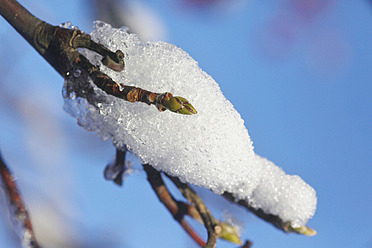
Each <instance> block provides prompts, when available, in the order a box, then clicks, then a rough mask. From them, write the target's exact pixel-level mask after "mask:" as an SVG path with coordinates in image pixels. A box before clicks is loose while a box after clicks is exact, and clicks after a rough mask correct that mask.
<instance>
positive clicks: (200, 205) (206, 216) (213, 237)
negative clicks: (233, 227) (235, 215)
mask: <svg viewBox="0 0 372 248" xmlns="http://www.w3.org/2000/svg"><path fill="white" fill-rule="evenodd" d="M167 176H168V177H169V179H171V180H172V182H173V183H174V184H175V185H176V186H177V187H178V189H179V190H180V191H181V193H182V195H183V196H184V197H185V198H186V199H187V200H188V201H190V202H191V203H192V204H194V206H195V208H196V209H197V210H198V212H199V214H200V216H201V217H202V219H203V222H204V226H205V227H206V229H207V232H208V241H207V244H206V245H205V246H204V248H214V247H216V243H217V239H218V235H219V234H220V233H221V231H222V229H221V226H220V225H219V224H218V221H217V220H216V219H215V218H214V217H213V215H212V214H211V212H210V211H209V209H208V208H207V207H206V205H205V204H204V202H203V201H202V199H201V198H200V197H199V195H198V194H197V193H195V191H193V190H192V189H191V188H190V187H189V186H188V185H187V184H185V183H182V182H181V181H180V180H179V179H178V178H176V177H172V176H170V175H167Z"/></svg>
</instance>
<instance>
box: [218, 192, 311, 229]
mask: <svg viewBox="0 0 372 248" xmlns="http://www.w3.org/2000/svg"><path fill="white" fill-rule="evenodd" d="M222 196H223V197H224V198H225V199H227V200H229V201H230V202H232V203H235V204H238V205H240V206H242V207H244V208H246V209H247V210H249V211H251V212H252V213H253V214H255V215H256V216H258V217H259V218H261V219H263V220H265V221H266V222H269V223H271V224H272V225H274V226H275V227H277V228H278V229H280V230H282V231H284V232H287V233H289V232H293V233H297V234H302V235H305V236H314V235H316V233H317V232H316V231H315V230H314V229H312V228H310V227H308V226H301V227H293V226H292V225H291V223H290V222H285V221H283V220H282V219H281V218H280V217H279V216H277V215H273V214H267V213H265V212H264V211H263V210H262V209H260V208H254V207H252V206H250V205H249V203H248V202H247V201H245V200H236V198H235V197H234V196H233V194H231V193H229V192H224V193H223V194H222Z"/></svg>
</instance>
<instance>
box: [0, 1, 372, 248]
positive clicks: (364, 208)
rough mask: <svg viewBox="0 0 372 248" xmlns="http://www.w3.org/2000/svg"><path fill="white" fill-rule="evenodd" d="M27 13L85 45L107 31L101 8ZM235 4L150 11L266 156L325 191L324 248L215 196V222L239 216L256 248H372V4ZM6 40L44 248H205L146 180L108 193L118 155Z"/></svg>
mask: <svg viewBox="0 0 372 248" xmlns="http://www.w3.org/2000/svg"><path fill="white" fill-rule="evenodd" d="M20 2H21V3H22V4H24V6H25V7H26V8H28V9H29V10H30V11H31V12H33V13H34V14H35V15H36V16H38V17H40V18H41V19H43V20H46V21H48V22H49V23H52V24H59V23H62V22H65V21H71V22H72V23H73V24H74V25H77V26H79V27H80V28H81V29H82V30H85V31H87V32H90V31H91V27H92V21H93V20H94V19H95V18H94V17H93V15H92V13H91V12H90V11H89V10H87V8H86V6H87V4H89V1H63V2H62V1H55V2H53V3H52V2H50V1H42V0H40V1H20ZM222 2H223V1H222ZM232 2H233V5H234V6H230V5H228V6H227V5H223V6H219V7H214V8H212V9H210V8H208V6H207V7H204V8H202V9H200V8H196V7H195V6H192V5H191V6H190V5H184V4H183V3H184V1H166V0H163V1H141V3H143V4H145V5H146V6H147V7H148V8H149V9H151V10H152V11H153V13H154V14H155V15H156V16H157V18H158V19H159V21H160V23H162V25H163V28H164V29H165V30H166V34H167V35H166V40H167V41H168V42H170V43H173V44H176V45H177V46H180V47H181V48H182V49H184V50H185V51H187V52H188V53H189V54H190V55H191V56H192V57H193V58H194V59H195V60H197V61H198V62H199V64H200V67H201V68H202V69H203V70H205V71H206V72H207V73H208V74H210V75H211V76H212V77H213V78H214V79H215V80H216V81H217V82H218V83H219V84H220V87H221V89H222V91H223V92H224V94H225V96H226V98H227V99H229V100H230V101H231V102H232V103H233V105H234V106H235V108H236V109H237V110H238V111H239V113H240V114H241V115H242V118H243V119H244V120H245V124H246V126H247V128H248V131H249V134H250V136H251V138H252V140H253V142H254V146H255V150H256V152H257V153H258V154H260V155H262V156H264V157H267V158H269V159H270V160H272V161H274V162H275V163H276V164H277V165H279V166H281V167H282V168H283V169H284V170H285V171H286V172H287V173H289V174H298V175H300V176H301V177H302V178H303V179H304V180H305V181H306V182H308V183H309V184H310V185H312V186H313V187H314V188H315V189H316V191H317V195H318V209H317V212H316V214H315V216H314V217H313V219H312V220H310V221H309V223H308V224H309V226H311V227H313V228H314V229H316V230H317V231H318V235H317V236H315V237H311V238H309V237H302V236H298V235H287V234H284V233H282V232H281V231H278V230H277V229H275V228H273V227H271V225H269V224H267V223H265V222H264V221H262V220H260V219H258V218H256V217H254V216H252V215H251V214H249V213H246V212H245V211H243V210H242V209H239V208H236V207H229V205H228V204H226V202H224V201H221V200H219V199H218V198H217V197H214V196H213V195H212V194H210V193H208V192H206V191H201V195H202V196H203V197H205V198H206V199H207V201H208V202H210V204H211V206H212V207H211V209H212V211H214V212H215V213H216V216H219V217H221V216H222V215H221V214H220V213H219V210H224V209H228V210H230V211H231V212H233V213H234V214H235V217H237V218H238V219H239V221H241V222H242V223H244V231H243V233H242V237H243V238H246V239H250V240H252V241H253V242H254V247H274V246H275V247H305V248H306V247H358V248H359V247H360V248H367V247H372V224H371V221H370V220H371V219H372V213H371V211H370V209H371V208H372V195H371V189H372V183H371V182H372V180H371V176H372V156H371V152H370V151H369V150H370V148H371V147H372V114H371V112H372V97H371V95H372V86H371V83H370V79H371V78H372V70H371V69H370V65H371V64H372V49H371V48H370V46H371V45H370V44H372V3H371V2H370V1H367V0H365V1H349V0H341V1H336V0H324V1H320V0H312V1H307V2H308V3H310V4H307V5H306V4H305V6H304V5H303V4H302V5H301V2H302V3H304V2H306V1H303V0H297V1H296V0H280V1H252V0H251V1H247V2H244V1H237V0H236V1H232ZM0 40H1V42H0V43H1V47H0V56H1V57H2V59H1V60H0V71H1V72H2V75H3V77H2V79H1V80H0V101H1V106H0V113H1V116H2V118H1V123H0V149H1V151H2V154H3V156H4V158H5V159H6V161H7V162H8V164H9V166H10V167H11V169H12V170H13V171H14V172H15V174H16V175H17V178H18V183H19V187H20V190H21V192H22V194H23V195H24V196H25V201H26V204H27V205H28V206H29V207H30V211H31V215H32V216H35V217H34V218H35V222H40V223H41V224H39V226H40V229H39V230H41V231H39V233H40V236H43V235H44V236H45V235H46V236H49V237H54V236H56V238H55V239H56V240H58V237H69V238H68V239H70V240H81V241H82V242H88V241H89V240H90V241H91V242H94V240H96V239H98V237H99V238H101V239H103V240H105V241H106V242H109V241H110V242H111V241H112V242H113V245H112V247H139V248H140V247H149V246H150V245H151V247H196V246H194V244H193V242H192V241H190V240H189V239H188V237H187V236H186V235H185V234H184V233H183V230H182V229H181V228H180V227H179V226H178V224H177V223H175V222H174V221H173V219H172V217H171V216H170V214H169V213H168V212H167V211H166V210H165V209H164V207H163V206H162V205H161V204H160V203H159V202H158V200H157V199H156V197H155V196H154V194H153V192H152V191H151V189H150V187H149V185H148V183H147V181H146V178H145V175H144V173H143V172H141V171H138V172H136V173H135V174H134V175H131V176H130V177H128V178H127V180H126V181H125V184H124V187H123V188H118V187H116V186H115V185H113V184H111V183H109V182H106V181H104V179H103V176H102V171H103V168H104V166H105V165H106V163H107V162H108V161H110V160H111V159H112V158H113V156H114V149H113V147H112V145H111V144H110V143H109V142H102V141H101V140H99V139H98V138H97V137H96V136H95V135H94V134H92V133H87V132H86V131H84V130H83V129H81V128H80V127H79V126H78V125H76V123H75V120H74V119H73V118H71V117H70V116H68V115H67V114H66V113H65V112H64V111H63V109H62V105H63V100H62V97H61V88H62V84H63V79H62V78H61V77H60V76H59V75H58V74H57V73H56V72H55V71H54V70H53V69H52V68H51V67H50V66H49V65H48V64H47V63H46V62H45V61H44V60H43V59H42V58H41V57H40V56H39V55H38V54H37V53H36V52H35V51H33V50H32V48H31V47H30V46H29V45H28V44H27V43H26V42H25V41H24V40H23V39H22V38H21V37H20V36H19V35H18V34H17V33H16V32H15V31H14V30H12V28H10V26H9V25H8V23H6V22H5V21H4V20H3V19H1V20H0ZM20 89H21V90H20ZM131 159H132V160H133V161H134V163H135V164H136V165H137V166H138V167H139V165H138V161H137V160H135V159H134V158H133V157H132V158H131ZM0 196H1V195H0ZM0 203H1V201H0ZM0 212H1V213H6V212H5V210H1V208H0ZM3 215H4V214H3ZM37 219H40V220H37ZM5 220H6V217H0V222H1V223H4V224H0V246H1V247H18V246H17V245H15V244H14V243H12V240H11V239H10V238H9V231H7V226H6V225H5V223H6V222H5ZM43 223H44V224H43ZM43 228H44V229H43ZM51 230H53V231H51ZM43 233H44V234H43ZM53 235H54V236H53ZM97 236H98V237H97ZM65 239H67V238H65ZM113 240H114V241H113ZM116 242H118V243H119V244H117V245H116V246H115V243H116ZM218 247H235V246H234V245H230V244H227V243H225V242H220V243H219V244H218Z"/></svg>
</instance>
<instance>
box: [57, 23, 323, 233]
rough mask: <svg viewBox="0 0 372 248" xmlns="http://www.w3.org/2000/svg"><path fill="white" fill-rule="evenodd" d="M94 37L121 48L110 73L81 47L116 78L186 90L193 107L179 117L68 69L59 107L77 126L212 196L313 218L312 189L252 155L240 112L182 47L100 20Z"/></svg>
mask: <svg viewBox="0 0 372 248" xmlns="http://www.w3.org/2000/svg"><path fill="white" fill-rule="evenodd" d="M91 36H92V39H94V40H95V41H97V42H99V43H101V44H103V45H105V46H106V47H108V48H109V49H111V50H112V51H116V50H117V49H120V50H121V51H123V52H124V54H125V57H124V60H125V70H124V71H122V72H115V71H113V70H110V69H109V68H107V67H105V66H104V65H102V64H101V59H102V57H101V56H100V55H97V54H96V53H94V52H91V51H86V50H85V51H82V53H83V54H84V55H85V56H86V57H87V58H88V59H89V60H90V61H91V62H92V63H93V64H96V65H100V68H101V70H102V71H103V72H104V73H106V74H108V75H109V76H110V77H112V79H113V80H114V81H115V82H118V83H121V84H125V85H132V86H137V87H141V88H142V89H145V90H150V91H153V92H171V93H172V94H174V95H181V96H184V97H186V98H187V99H188V100H189V101H190V102H192V104H193V106H194V107H195V109H196V110H197V111H198V113H197V114H195V115H187V116H184V115H179V114H175V113H172V112H170V111H165V112H159V111H158V110H157V109H156V108H155V107H154V106H148V105H146V104H144V103H137V102H136V103H130V102H126V101H123V100H121V99H118V98H115V97H113V96H110V95H107V94H106V93H104V92H102V91H101V90H100V89H98V88H97V87H95V86H94V85H93V83H92V82H90V81H89V80H88V79H87V78H85V77H83V76H78V77H77V76H76V74H74V73H71V74H70V76H68V77H67V79H66V81H65V84H64V91H63V92H64V99H65V106H64V108H65V109H66V111H67V112H69V113H70V114H71V115H72V116H74V117H75V118H76V119H77V121H78V123H79V124H80V125H81V126H83V127H84V128H85V129H86V130H88V131H95V132H96V133H97V134H98V135H99V136H100V137H101V138H102V139H104V140H105V139H111V140H112V141H113V144H114V145H115V146H116V147H117V148H119V149H122V148H124V146H125V145H126V146H127V148H128V150H130V151H131V152H132V153H134V154H135V155H136V156H138V157H139V158H140V159H141V161H142V163H148V164H151V165H152V166H153V167H154V168H156V169H157V170H161V171H164V172H166V173H168V174H170V175H172V176H176V177H179V178H180V179H181V180H183V181H184V182H187V183H191V184H194V185H198V186H202V187H205V188H208V189H210V190H212V191H214V192H215V193H216V194H222V193H223V192H229V193H231V194H232V195H233V196H234V197H235V198H236V199H237V200H245V201H247V202H249V204H250V205H251V206H253V207H255V208H260V209H262V210H263V211H264V212H265V213H267V214H273V215H277V216H279V217H280V218H281V219H282V220H283V221H286V222H287V221H288V222H289V223H291V224H292V226H293V227H300V226H302V225H304V224H305V223H306V222H307V220H308V219H309V218H311V217H312V216H313V214H314V212H315V209H316V202H317V198H316V194H315V191H314V189H313V188H312V187H311V186H309V185H308V184H306V183H305V182H304V181H303V180H302V179H301V178H300V177H298V176H291V175H287V174H285V173H284V172H283V170H282V169H280V168H279V167H277V166H276V165H274V164H273V163H272V162H270V161H268V160H266V159H264V158H262V157H260V156H258V155H256V154H255V153H254V151H253V146H252V141H251V139H250V137H249V135H248V131H247V129H246V127H245V126H244V121H243V120H242V119H241V117H240V115H239V113H238V112H237V111H236V110H235V109H234V107H233V105H232V104H231V103H230V102H229V101H228V100H227V99H226V98H225V97H224V96H223V94H222V92H221V90H220V88H219V86H218V84H217V83H216V82H215V81H214V80H213V78H212V77H210V76H209V75H208V74H207V73H205V72H204V71H203V70H201V69H200V68H199V66H198V63H197V62H196V61H195V60H193V59H192V58H191V57H190V56H189V55H188V54H187V53H186V52H185V51H183V50H182V49H180V48H178V47H177V46H174V45H171V44H168V43H165V42H147V43H144V42H142V41H140V40H139V39H138V37H137V35H135V34H129V33H128V32H127V29H125V28H121V29H114V28H111V27H110V25H108V24H105V23H103V22H96V23H95V30H94V31H93V32H92V34H91ZM74 75H75V76H74Z"/></svg>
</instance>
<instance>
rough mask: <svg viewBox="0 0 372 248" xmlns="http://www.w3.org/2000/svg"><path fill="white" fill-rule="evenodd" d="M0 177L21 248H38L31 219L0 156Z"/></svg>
mask: <svg viewBox="0 0 372 248" xmlns="http://www.w3.org/2000/svg"><path fill="white" fill-rule="evenodd" d="M0 175H1V181H2V182H3V185H4V191H5V193H6V196H7V198H8V201H9V204H10V210H11V219H12V220H13V222H14V223H13V224H14V227H15V228H18V227H19V230H17V231H18V233H17V234H18V236H19V237H20V239H21V242H22V245H23V247H28V248H40V246H39V245H38V243H37V241H36V237H35V234H34V231H33V229H32V224H31V219H30V216H29V214H28V212H27V209H26V207H25V205H24V203H23V201H22V197H21V195H20V194H19V191H18V189H17V185H16V183H15V179H14V177H13V175H12V173H11V172H10V170H9V169H8V167H7V166H6V164H5V162H4V161H3V158H2V156H1V154H0Z"/></svg>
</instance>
